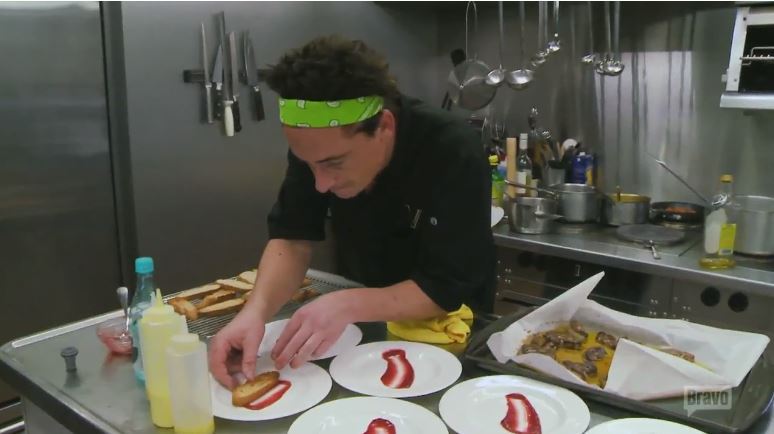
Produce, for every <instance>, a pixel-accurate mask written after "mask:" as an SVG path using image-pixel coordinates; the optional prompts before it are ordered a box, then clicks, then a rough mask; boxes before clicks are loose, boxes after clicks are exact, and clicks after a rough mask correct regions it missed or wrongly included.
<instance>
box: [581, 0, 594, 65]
mask: <svg viewBox="0 0 774 434" xmlns="http://www.w3.org/2000/svg"><path fill="white" fill-rule="evenodd" d="M586 3H588V8H589V54H587V55H585V56H583V57H582V58H581V63H583V64H584V65H593V64H594V61H595V60H596V59H597V54H596V53H594V26H593V24H594V18H593V16H594V13H593V11H592V8H591V2H590V1H589V2H586Z"/></svg>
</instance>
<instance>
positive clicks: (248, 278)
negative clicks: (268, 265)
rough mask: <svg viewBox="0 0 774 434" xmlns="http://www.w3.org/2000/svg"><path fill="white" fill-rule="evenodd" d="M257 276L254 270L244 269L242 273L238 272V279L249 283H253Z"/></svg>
mask: <svg viewBox="0 0 774 434" xmlns="http://www.w3.org/2000/svg"><path fill="white" fill-rule="evenodd" d="M257 277H258V273H257V272H256V271H244V272H242V273H239V277H238V279H239V280H241V281H243V282H247V283H249V284H251V285H255V279H256V278H257Z"/></svg>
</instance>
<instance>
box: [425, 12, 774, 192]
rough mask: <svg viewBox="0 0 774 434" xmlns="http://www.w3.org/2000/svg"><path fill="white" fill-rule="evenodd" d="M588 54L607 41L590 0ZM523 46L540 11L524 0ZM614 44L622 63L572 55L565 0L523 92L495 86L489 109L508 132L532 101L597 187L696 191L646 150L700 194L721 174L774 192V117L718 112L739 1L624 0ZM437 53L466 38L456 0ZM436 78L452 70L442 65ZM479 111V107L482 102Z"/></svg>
mask: <svg viewBox="0 0 774 434" xmlns="http://www.w3.org/2000/svg"><path fill="white" fill-rule="evenodd" d="M479 6H481V7H480V10H481V20H480V28H481V29H482V36H481V41H482V44H481V50H480V55H481V57H482V58H483V59H484V60H485V61H487V62H488V63H489V64H490V65H496V64H497V51H496V50H497V43H496V41H497V39H496V30H497V28H496V20H495V19H496V7H495V6H496V5H494V4H486V3H484V4H483V5H479ZM517 10H518V8H517V7H516V5H515V3H514V4H509V3H506V47H505V53H506V62H505V63H506V65H507V66H508V67H509V68H513V67H514V66H515V65H516V64H517V61H518V42H519V39H518V27H517V25H518V19H517ZM594 11H595V15H594V25H593V30H594V39H595V46H596V50H595V51H599V50H602V49H603V47H604V39H603V37H604V36H603V33H604V32H603V29H604V27H603V21H602V14H601V12H602V5H601V4H600V3H594ZM527 14H528V26H527V35H528V37H527V38H526V44H527V47H528V50H527V52H528V55H529V53H531V52H534V47H535V32H536V28H535V22H536V14H537V7H536V5H535V3H528V7H527ZM621 14H622V16H621V48H622V51H623V61H624V63H625V64H626V69H625V70H624V72H623V74H622V75H621V76H620V77H601V76H599V75H597V74H596V73H594V72H593V71H592V68H591V67H589V66H585V65H582V64H581V63H580V62H579V59H580V57H581V56H583V54H585V53H587V52H589V43H588V28H589V26H588V23H589V20H588V13H587V7H586V2H562V8H561V17H560V18H561V22H560V26H561V28H560V37H561V39H562V50H561V51H559V52H558V53H556V54H555V55H553V56H552V57H550V58H549V60H548V61H547V62H546V64H545V65H543V66H542V67H541V68H540V70H539V71H538V74H537V77H536V79H535V81H534V82H533V83H532V84H531V85H530V88H528V89H527V90H524V91H518V92H517V91H512V90H510V89H502V90H500V91H499V92H498V95H497V98H496V100H495V103H494V104H493V106H492V108H491V110H494V112H495V113H496V116H498V117H502V118H505V119H506V120H507V125H508V127H509V131H510V132H511V133H512V135H515V134H517V133H518V132H522V131H525V130H526V129H527V122H526V119H527V114H528V113H529V109H530V108H531V107H532V106H536V107H537V108H538V109H539V110H540V112H541V114H542V117H541V119H542V121H543V122H542V123H543V125H544V126H546V127H548V128H549V129H550V130H551V131H552V132H554V134H555V135H556V136H559V137H560V138H566V137H569V136H572V137H576V138H578V139H579V140H581V141H582V142H583V143H584V144H586V145H588V146H589V147H590V148H591V149H592V150H593V151H594V152H595V153H597V154H598V156H599V161H600V163H599V186H600V187H602V188H603V189H605V190H608V191H610V190H613V189H614V188H615V186H616V185H621V186H622V187H623V188H624V189H625V190H627V191H636V192H638V193H641V194H646V195H649V196H651V197H653V199H654V200H687V201H691V202H696V201H698V199H697V198H696V197H695V196H694V195H693V194H692V193H691V192H690V191H688V190H687V189H686V188H685V187H683V186H682V184H680V183H679V182H678V181H677V180H676V179H674V178H673V177H672V176H670V175H669V174H668V173H666V172H665V171H664V170H663V169H661V168H660V167H659V166H658V165H657V164H656V163H654V162H653V160H652V159H650V158H649V157H648V156H647V153H651V154H653V155H656V156H660V157H663V159H664V160H665V161H667V163H669V164H670V165H671V166H672V167H673V168H674V169H675V170H676V171H678V172H679V173H681V174H683V175H684V176H685V177H686V178H687V179H688V181H689V182H690V183H691V184H693V185H694V186H695V187H696V188H698V189H699V190H700V191H701V192H703V193H704V194H705V195H710V194H711V193H712V192H713V191H714V190H715V189H716V188H717V186H716V184H717V182H718V178H719V176H720V175H721V174H722V173H732V174H734V175H736V188H737V191H738V192H741V193H745V194H761V195H768V196H773V195H774V183H772V182H771V181H770V179H769V178H770V177H769V176H768V173H769V172H770V170H771V167H774V139H772V137H774V113H772V112H766V111H761V112H744V111H741V110H736V109H721V108H720V107H719V101H720V95H721V93H722V91H723V89H724V87H725V86H724V84H723V83H722V82H721V75H722V74H723V73H724V72H725V69H726V67H727V66H728V56H729V50H730V47H731V38H732V33H733V25H734V17H735V14H736V5H735V4H734V3H732V2H712V3H708V2H656V3H652V2H623V3H622V5H621ZM442 16H443V18H442V19H441V20H440V21H439V22H440V27H439V31H440V36H439V44H440V47H439V54H438V56H439V59H441V58H442V57H445V56H447V55H446V53H448V52H449V50H451V49H452V48H454V47H461V46H463V44H464V28H463V23H464V21H463V18H464V4H460V5H459V6H458V7H456V8H455V9H452V8H449V9H444V11H443V15H442ZM438 65H439V68H440V70H439V72H438V75H439V77H442V76H445V74H446V73H448V70H449V66H448V65H447V63H444V62H440V61H439V62H438ZM484 112H486V110H484Z"/></svg>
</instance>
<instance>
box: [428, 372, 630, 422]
mask: <svg viewBox="0 0 774 434" xmlns="http://www.w3.org/2000/svg"><path fill="white" fill-rule="evenodd" d="M509 393H521V394H523V395H524V396H525V397H526V398H527V399H528V400H529V402H530V403H531V404H532V406H533V407H534V408H535V411H536V412H537V414H538V418H540V426H541V428H542V432H544V433H550V434H581V433H582V432H583V431H584V430H585V429H586V428H587V427H588V426H589V422H590V421H591V414H590V413H589V408H588V407H587V406H586V403H585V402H583V400H582V399H580V398H579V397H578V395H576V394H574V393H572V392H570V391H569V390H567V389H562V388H561V387H557V386H553V385H550V384H545V383H541V382H538V381H535V380H530V379H528V378H523V377H516V376H512V375H493V376H489V377H480V378H473V379H471V380H467V381H463V382H462V383H460V384H457V385H456V386H454V387H452V388H451V389H449V390H448V391H447V392H446V393H444V395H443V397H441V402H440V404H439V405H438V410H439V411H440V413H441V417H442V418H443V420H444V422H446V423H447V424H448V425H449V427H450V428H451V429H453V430H455V431H456V432H458V433H459V434H481V433H487V434H490V433H504V434H508V431H506V430H505V429H504V428H503V427H502V426H501V425H500V421H501V420H502V419H503V417H505V414H506V412H507V405H506V402H505V396H506V395H508V394H509ZM617 434H623V433H617Z"/></svg>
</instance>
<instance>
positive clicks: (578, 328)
mask: <svg viewBox="0 0 774 434" xmlns="http://www.w3.org/2000/svg"><path fill="white" fill-rule="evenodd" d="M570 328H571V329H572V331H574V332H575V333H577V334H579V335H583V336H584V337H585V336H588V335H589V334H588V332H587V331H586V329H584V328H583V324H581V323H579V322H578V321H575V320H572V321H570Z"/></svg>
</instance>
